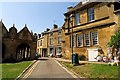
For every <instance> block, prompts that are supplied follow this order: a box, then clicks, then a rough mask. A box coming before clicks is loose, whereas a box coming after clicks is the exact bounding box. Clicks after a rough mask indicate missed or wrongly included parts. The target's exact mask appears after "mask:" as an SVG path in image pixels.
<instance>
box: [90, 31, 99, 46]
mask: <svg viewBox="0 0 120 80" xmlns="http://www.w3.org/2000/svg"><path fill="white" fill-rule="evenodd" d="M91 39H92V45H97V44H98V32H91Z"/></svg>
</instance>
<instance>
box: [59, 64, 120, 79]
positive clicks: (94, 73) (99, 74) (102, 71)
mask: <svg viewBox="0 0 120 80" xmlns="http://www.w3.org/2000/svg"><path fill="white" fill-rule="evenodd" d="M60 63H61V64H62V65H63V66H65V67H67V68H68V69H71V70H72V71H74V72H76V73H77V74H78V75H79V76H81V77H85V78H120V76H119V75H118V73H119V70H120V69H118V68H119V67H118V66H109V65H107V64H92V63H86V64H80V65H78V66H73V65H72V64H71V63H69V62H60Z"/></svg>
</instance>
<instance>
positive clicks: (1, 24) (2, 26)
mask: <svg viewBox="0 0 120 80" xmlns="http://www.w3.org/2000/svg"><path fill="white" fill-rule="evenodd" d="M0 27H1V28H2V29H5V30H6V32H8V30H7V28H6V27H5V25H4V23H3V22H2V20H1V21H0Z"/></svg>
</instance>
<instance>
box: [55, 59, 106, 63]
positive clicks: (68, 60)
mask: <svg viewBox="0 0 120 80" xmlns="http://www.w3.org/2000/svg"><path fill="white" fill-rule="evenodd" d="M54 59H55V60H58V61H64V62H72V60H70V59H63V58H54ZM79 63H93V64H106V63H105V62H95V61H79Z"/></svg>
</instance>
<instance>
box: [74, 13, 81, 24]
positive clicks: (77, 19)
mask: <svg viewBox="0 0 120 80" xmlns="http://www.w3.org/2000/svg"><path fill="white" fill-rule="evenodd" d="M75 23H76V25H79V24H80V14H79V13H76V14H75Z"/></svg>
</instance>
